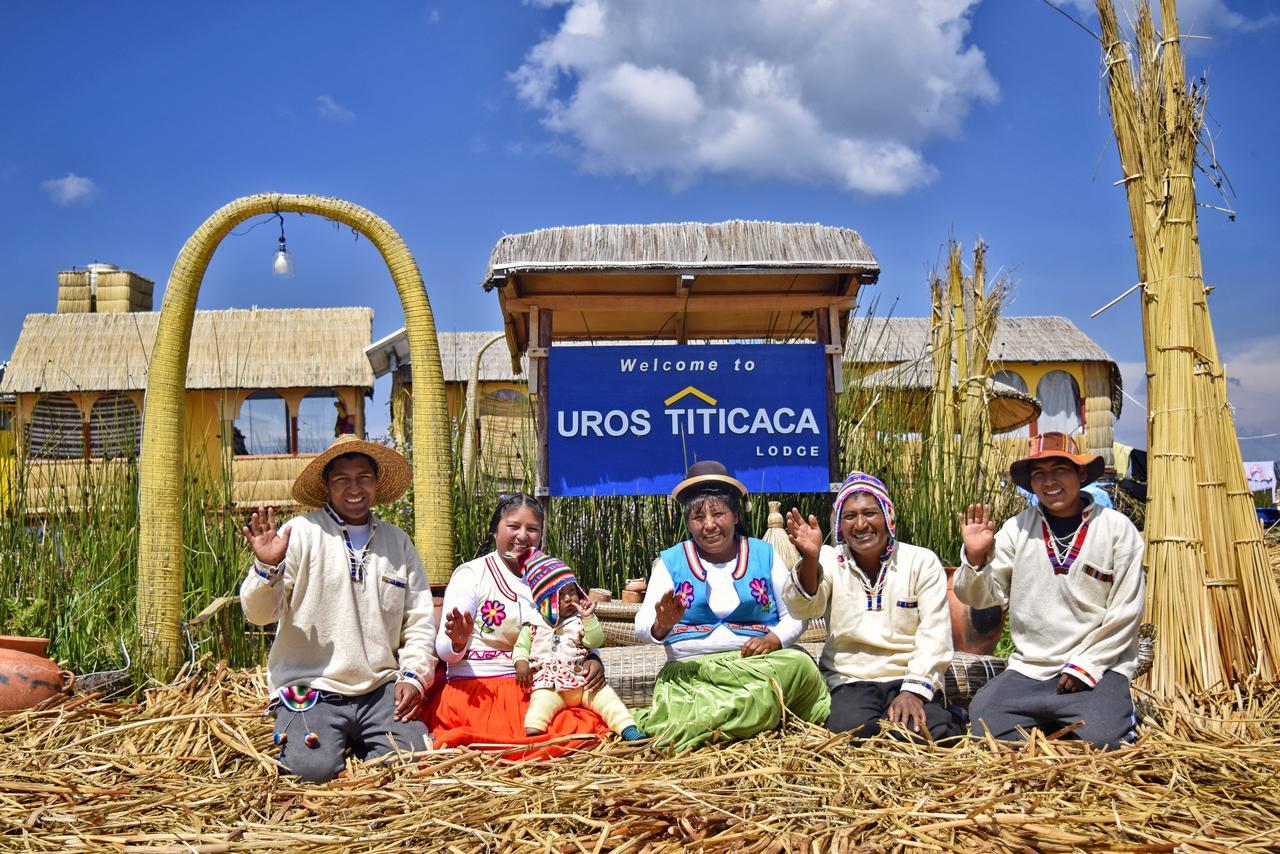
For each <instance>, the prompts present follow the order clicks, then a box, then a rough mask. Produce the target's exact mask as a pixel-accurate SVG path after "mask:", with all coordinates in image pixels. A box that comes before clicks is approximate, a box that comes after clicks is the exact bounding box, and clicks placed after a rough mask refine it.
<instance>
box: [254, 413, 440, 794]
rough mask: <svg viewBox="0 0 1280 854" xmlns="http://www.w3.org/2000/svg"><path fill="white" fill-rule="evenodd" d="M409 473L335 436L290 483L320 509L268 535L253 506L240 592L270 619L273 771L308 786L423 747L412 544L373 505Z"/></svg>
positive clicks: (431, 665) (421, 635) (381, 452)
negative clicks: (351, 763)
mask: <svg viewBox="0 0 1280 854" xmlns="http://www.w3.org/2000/svg"><path fill="white" fill-rule="evenodd" d="M409 477H410V471H409V464H408V462H407V461H406V460H405V458H404V457H402V456H401V455H400V454H398V453H396V452H395V451H394V450H392V449H391V448H387V447H385V446H383V445H378V444H375V443H373V442H366V441H364V440H362V439H359V438H357V437H355V436H352V435H344V436H341V437H339V438H338V439H337V441H335V442H334V443H333V444H332V445H330V446H329V448H328V450H326V451H325V452H324V453H322V454H320V455H319V456H317V457H316V458H315V459H314V460H312V461H311V462H310V463H309V464H308V465H307V467H306V468H305V469H303V471H302V474H300V475H298V479H297V480H296V481H294V484H293V497H294V499H295V500H296V501H297V502H298V503H299V504H301V505H303V506H305V507H316V508H319V509H316V510H312V511H311V512H309V513H307V514H305V515H302V516H297V517H295V518H293V519H291V520H289V522H287V523H286V524H285V525H283V526H281V527H280V529H279V530H277V529H276V520H275V508H267V509H264V508H261V507H259V508H258V510H257V512H255V513H254V514H253V515H252V516H251V517H250V520H249V525H248V526H247V527H246V528H245V529H244V535H245V539H247V540H248V541H249V545H250V546H251V547H252V548H253V555H254V562H253V566H252V567H250V569H249V574H248V576H247V577H246V578H245V580H244V582H243V583H242V584H241V585H240V603H241V605H242V607H243V609H244V614H245V617H246V618H247V619H248V620H249V622H251V623H255V624H257V625H266V624H267V623H272V622H274V623H276V624H277V627H276V639H275V642H274V643H273V644H272V645H271V653H270V655H269V656H268V657H267V682H268V688H269V690H270V692H271V708H272V710H273V711H274V712H275V715H276V723H275V742H276V744H278V745H279V746H280V757H279V758H280V762H281V764H282V765H283V766H284V767H285V768H286V769H287V770H288V771H289V772H291V773H293V774H296V775H298V776H299V777H302V778H303V779H305V780H308V781H310V782H323V781H325V780H329V779H332V778H333V777H335V776H336V775H337V774H338V773H339V772H340V771H341V770H342V768H343V765H344V761H345V760H344V756H345V753H346V751H347V750H348V749H350V750H351V752H352V753H353V754H354V755H355V756H356V757H358V758H360V759H371V758H374V757H377V756H382V755H384V754H387V753H390V752H391V751H392V750H407V751H417V750H425V749H427V736H426V733H427V730H426V726H425V725H424V724H423V723H422V721H421V720H419V719H418V709H419V705H420V703H421V700H422V696H423V694H424V692H425V689H426V684H427V680H429V679H430V678H431V674H433V673H434V672H435V664H436V662H435V654H434V649H433V646H432V645H433V643H434V641H435V625H434V619H433V612H432V599H431V589H430V586H429V585H428V584H427V578H426V573H425V572H424V571H423V568H422V561H421V560H420V559H419V557H418V552H417V550H416V549H415V548H414V546H413V542H412V541H411V540H410V539H409V537H408V536H407V535H406V534H405V533H404V532H403V531H401V530H400V529H399V528H397V527H395V526H394V525H392V524H390V523H387V522H382V521H379V520H376V519H374V518H373V516H372V513H371V510H372V508H373V506H374V505H375V504H385V503H387V502H391V501H394V500H396V499H397V498H399V497H400V496H401V495H403V494H404V491H405V489H407V488H408V485H409Z"/></svg>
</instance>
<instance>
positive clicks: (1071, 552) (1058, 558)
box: [1040, 508, 1092, 575]
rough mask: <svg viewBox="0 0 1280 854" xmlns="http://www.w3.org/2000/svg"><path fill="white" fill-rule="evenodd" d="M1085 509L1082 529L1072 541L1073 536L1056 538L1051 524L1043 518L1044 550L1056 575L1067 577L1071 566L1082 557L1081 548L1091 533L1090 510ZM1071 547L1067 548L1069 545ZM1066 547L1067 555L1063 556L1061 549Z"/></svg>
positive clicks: (1041, 526)
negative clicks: (1050, 527) (1050, 526)
mask: <svg viewBox="0 0 1280 854" xmlns="http://www.w3.org/2000/svg"><path fill="white" fill-rule="evenodd" d="M1090 509H1092V508H1085V512H1084V516H1083V517H1082V518H1081V521H1080V527H1079V528H1077V529H1076V530H1075V532H1074V533H1075V538H1074V539H1072V536H1071V534H1067V535H1066V536H1063V537H1058V536H1056V535H1055V534H1054V533H1053V532H1052V531H1051V530H1049V523H1048V522H1047V521H1046V520H1045V519H1043V518H1041V519H1040V528H1041V531H1042V533H1043V534H1044V550H1045V553H1046V554H1047V555H1048V556H1049V565H1050V566H1052V567H1053V574H1054V575H1066V574H1067V573H1068V572H1070V571H1071V566H1072V564H1074V563H1075V562H1076V558H1078V557H1079V556H1080V547H1081V546H1083V545H1084V538H1085V536H1086V535H1087V534H1088V533H1089V516H1090V513H1089V510H1090ZM1068 543H1070V546H1069V547H1067V544H1068ZM1064 547H1066V550H1067V553H1066V555H1062V554H1061V553H1060V552H1061V549H1062V548H1064Z"/></svg>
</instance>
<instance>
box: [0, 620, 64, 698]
mask: <svg viewBox="0 0 1280 854" xmlns="http://www.w3.org/2000/svg"><path fill="white" fill-rule="evenodd" d="M48 645H49V641H48V639H47V638H21V637H0V712H15V711H18V710H19V709H29V708H31V707H32V706H35V705H37V704H39V703H41V702H42V701H44V700H47V699H49V698H50V697H53V696H55V695H57V694H69V693H71V688H72V686H73V685H75V681H76V677H75V674H73V673H72V672H71V671H70V670H59V669H58V665H57V664H55V663H54V662H53V661H52V660H51V659H49V658H46V657H45V654H44V652H45V648H46V647H47V646H48Z"/></svg>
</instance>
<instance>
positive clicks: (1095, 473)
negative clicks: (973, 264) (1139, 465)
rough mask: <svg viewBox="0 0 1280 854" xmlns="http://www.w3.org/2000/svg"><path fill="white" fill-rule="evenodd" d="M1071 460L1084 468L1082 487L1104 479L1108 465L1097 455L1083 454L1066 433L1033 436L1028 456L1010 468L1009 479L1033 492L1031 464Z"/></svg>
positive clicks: (1028, 444)
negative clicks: (1056, 459)
mask: <svg viewBox="0 0 1280 854" xmlns="http://www.w3.org/2000/svg"><path fill="white" fill-rule="evenodd" d="M1055 457H1056V458H1058V459H1064V460H1070V461H1071V462H1073V463H1075V464H1076V465H1078V466H1084V469H1085V477H1084V480H1083V481H1082V482H1081V484H1080V485H1081V486H1085V485H1086V484H1090V483H1093V482H1094V481H1095V480H1097V479H1098V478H1100V477H1102V471H1103V469H1104V468H1106V463H1105V462H1103V460H1102V457H1100V456H1098V455H1097V454H1082V453H1080V449H1079V447H1078V446H1077V445H1076V440H1075V438H1074V437H1071V436H1068V435H1067V434H1066V433H1041V434H1040V435H1038V436H1032V437H1031V439H1030V441H1029V442H1028V443H1027V455H1026V456H1025V457H1023V458H1022V459H1020V460H1015V461H1014V463H1013V464H1012V465H1011V466H1009V478H1010V479H1011V480H1012V481H1013V482H1014V483H1016V484H1017V485H1018V486H1021V487H1022V488H1023V489H1025V490H1027V491H1028V492H1030V491H1031V464H1032V463H1034V462H1038V461H1039V460H1049V459H1054V458H1055Z"/></svg>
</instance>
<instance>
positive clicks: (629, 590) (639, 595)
mask: <svg viewBox="0 0 1280 854" xmlns="http://www.w3.org/2000/svg"><path fill="white" fill-rule="evenodd" d="M648 589H649V582H648V581H646V580H645V579H643V578H632V579H629V580H628V581H627V585H626V586H625V587H623V588H622V601H623V602H626V603H628V604H631V605H637V604H639V603H641V602H643V601H644V592H645V591H646V590H648Z"/></svg>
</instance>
